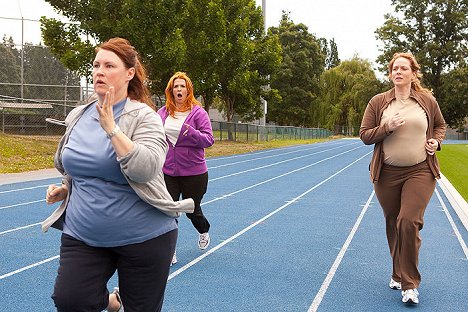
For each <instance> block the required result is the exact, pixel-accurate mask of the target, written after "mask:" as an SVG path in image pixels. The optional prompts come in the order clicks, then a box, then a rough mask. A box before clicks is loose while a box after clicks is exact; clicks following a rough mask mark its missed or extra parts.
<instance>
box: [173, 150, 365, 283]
mask: <svg viewBox="0 0 468 312" xmlns="http://www.w3.org/2000/svg"><path fill="white" fill-rule="evenodd" d="M370 153H371V152H369V153H367V154H365V155H364V156H361V157H359V158H358V159H356V160H355V161H353V162H352V163H350V164H348V165H347V166H346V167H344V168H342V169H340V170H338V171H337V172H335V173H334V174H332V175H331V176H329V177H328V178H326V179H325V180H323V181H321V182H320V183H317V184H316V185H314V186H313V187H312V188H310V189H308V190H307V191H305V192H304V193H302V194H300V195H299V196H297V197H295V198H293V199H292V200H290V201H288V202H287V203H286V204H284V205H283V206H281V207H279V208H277V209H276V210H274V211H272V212H270V213H269V214H267V215H266V216H264V217H263V218H261V219H259V220H257V221H256V222H254V223H252V224H251V225H249V226H248V227H246V228H244V229H243V230H241V231H239V232H237V233H236V234H235V235H233V236H231V237H229V238H228V239H226V240H225V241H223V242H222V243H220V244H218V245H216V246H215V247H213V248H211V249H210V250H208V251H207V252H206V253H204V254H202V255H201V256H199V257H197V258H195V259H193V260H192V261H190V262H189V263H187V264H186V265H184V266H182V267H181V268H180V269H178V270H176V271H174V272H172V273H171V274H170V275H169V278H168V280H171V279H173V278H174V277H176V276H177V275H179V274H180V273H182V272H184V271H185V270H187V269H188V268H190V267H192V266H193V265H195V264H197V263H198V262H200V261H201V260H203V259H204V258H206V257H208V256H209V255H210V254H212V253H214V252H215V251H216V250H218V249H220V248H221V247H223V246H225V245H226V244H228V243H230V242H231V241H233V240H234V239H236V238H237V237H239V236H241V235H242V234H244V233H245V232H247V231H249V230H250V229H252V228H254V227H256V226H257V225H259V224H260V223H262V222H263V221H265V220H266V219H268V218H270V217H271V216H273V215H275V214H276V213H278V212H279V211H281V210H283V209H284V208H286V207H287V206H289V205H291V204H292V203H294V202H296V201H297V200H298V199H300V198H301V197H304V196H305V195H307V194H308V193H310V192H312V191H313V190H315V189H316V188H317V187H319V186H320V185H322V184H324V183H325V182H327V181H328V180H330V179H331V178H333V177H335V176H336V175H338V174H340V173H341V172H343V171H344V170H346V169H347V168H349V167H351V166H352V165H354V164H355V163H356V162H358V161H359V160H361V159H363V158H364V157H366V156H367V155H369V154H370Z"/></svg>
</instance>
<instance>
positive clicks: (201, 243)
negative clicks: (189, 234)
mask: <svg viewBox="0 0 468 312" xmlns="http://www.w3.org/2000/svg"><path fill="white" fill-rule="evenodd" d="M209 244H210V234H208V232H206V233H202V234H199V236H198V247H199V248H200V249H202V250H203V249H206V248H207V247H208V245H209Z"/></svg>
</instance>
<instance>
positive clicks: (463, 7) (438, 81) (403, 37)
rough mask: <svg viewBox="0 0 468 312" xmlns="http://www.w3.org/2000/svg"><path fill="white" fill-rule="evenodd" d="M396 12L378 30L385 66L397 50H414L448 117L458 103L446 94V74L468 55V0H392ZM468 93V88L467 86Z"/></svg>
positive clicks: (383, 66) (381, 60)
mask: <svg viewBox="0 0 468 312" xmlns="http://www.w3.org/2000/svg"><path fill="white" fill-rule="evenodd" d="M392 5H393V6H394V7H395V12H396V14H397V15H396V16H393V15H391V14H386V15H385V19H386V20H385V23H384V25H383V26H382V27H380V28H378V29H377V30H376V34H377V38H378V39H380V40H382V41H383V43H384V46H383V50H382V51H383V53H382V55H380V56H379V57H378V59H377V60H378V62H379V63H380V64H381V65H382V70H384V71H386V65H387V64H388V62H389V60H390V59H391V58H392V55H393V54H394V53H395V52H401V51H411V52H412V53H413V54H414V55H415V56H416V58H417V59H418V62H419V63H420V65H421V71H422V73H423V74H424V76H423V83H424V84H425V85H427V86H428V87H430V88H432V89H433V90H434V94H435V96H436V98H437V99H438V101H439V103H440V104H441V109H442V111H443V113H444V115H447V117H448V118H447V117H446V121H447V122H448V123H449V124H454V123H456V121H455V120H451V117H450V114H447V112H448V111H452V110H453V109H452V108H450V106H452V105H456V103H451V102H450V101H448V100H447V101H446V99H444V98H443V97H442V93H441V88H442V85H443V81H442V79H443V76H444V75H445V74H447V73H448V72H449V71H450V70H452V69H454V68H457V67H460V66H461V65H462V64H464V63H466V62H467V59H468V19H467V18H466V17H467V16H468V2H467V1H466V0H392ZM464 94H467V90H466V89H465V90H464Z"/></svg>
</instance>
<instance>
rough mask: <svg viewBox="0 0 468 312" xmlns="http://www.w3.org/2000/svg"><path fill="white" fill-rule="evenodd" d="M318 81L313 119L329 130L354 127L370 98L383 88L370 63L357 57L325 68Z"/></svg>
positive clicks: (359, 120)
mask: <svg viewBox="0 0 468 312" xmlns="http://www.w3.org/2000/svg"><path fill="white" fill-rule="evenodd" d="M320 81H321V85H320V90H321V91H320V97H319V98H318V99H317V101H316V102H315V106H314V109H313V120H314V122H315V123H317V124H319V125H320V126H322V127H326V128H328V129H335V128H337V127H348V128H350V127H355V128H357V127H358V126H359V125H360V123H361V119H362V116H363V114H364V110H365V108H366V105H367V103H368V102H369V100H370V99H371V98H372V96H374V95H375V94H377V93H379V92H381V91H382V84H381V83H380V81H379V80H378V79H377V78H376V77H375V73H374V71H373V70H372V67H371V65H370V63H369V62H368V61H366V60H362V59H359V58H357V57H354V58H353V59H351V60H347V61H343V62H341V63H340V65H338V66H336V67H333V68H332V69H329V70H327V71H325V72H324V73H323V74H322V77H321V79H320Z"/></svg>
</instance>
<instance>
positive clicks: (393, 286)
mask: <svg viewBox="0 0 468 312" xmlns="http://www.w3.org/2000/svg"><path fill="white" fill-rule="evenodd" d="M388 287H390V288H391V289H397V290H401V283H400V282H395V280H394V279H393V278H391V279H390V283H388Z"/></svg>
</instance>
